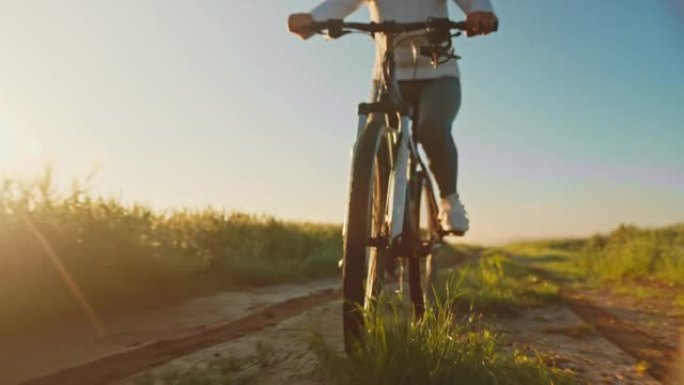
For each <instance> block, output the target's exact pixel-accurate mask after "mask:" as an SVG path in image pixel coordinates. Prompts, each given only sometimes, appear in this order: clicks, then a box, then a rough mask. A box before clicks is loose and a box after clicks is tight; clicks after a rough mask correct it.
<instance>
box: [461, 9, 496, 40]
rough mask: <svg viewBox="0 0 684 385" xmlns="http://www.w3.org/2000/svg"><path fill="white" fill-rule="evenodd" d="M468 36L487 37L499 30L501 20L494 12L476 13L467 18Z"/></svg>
mask: <svg viewBox="0 0 684 385" xmlns="http://www.w3.org/2000/svg"><path fill="white" fill-rule="evenodd" d="M466 25H467V26H468V31H467V32H466V33H467V35H468V36H477V35H486V34H488V33H492V32H494V31H496V30H497V29H498V28H499V19H498V18H497V17H496V15H495V14H493V13H492V12H483V11H475V12H471V13H469V14H468V17H467V18H466Z"/></svg>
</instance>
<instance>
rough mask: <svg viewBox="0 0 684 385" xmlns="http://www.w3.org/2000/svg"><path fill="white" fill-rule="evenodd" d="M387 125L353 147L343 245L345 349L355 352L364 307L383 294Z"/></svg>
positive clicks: (375, 127)
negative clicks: (379, 293)
mask: <svg viewBox="0 0 684 385" xmlns="http://www.w3.org/2000/svg"><path fill="white" fill-rule="evenodd" d="M385 132H386V130H385V127H384V126H383V125H381V124H376V123H370V124H368V125H367V126H366V129H365V130H364V132H363V133H362V134H361V136H360V137H359V138H358V140H357V142H356V146H355V148H354V156H353V159H352V170H351V180H350V187H349V198H348V199H349V200H348V203H347V217H346V221H345V229H344V245H343V253H344V254H343V266H342V275H343V288H342V291H343V297H344V298H343V299H344V303H343V328H344V345H345V350H346V351H347V353H351V352H352V350H353V346H354V344H357V343H359V342H360V340H361V336H362V331H363V309H364V308H368V307H369V306H370V303H371V301H372V299H373V298H374V297H376V295H377V294H378V292H379V286H380V283H379V282H378V281H379V278H381V277H382V275H384V271H385V268H384V266H385V262H386V261H385V259H386V258H387V255H386V254H387V252H386V251H385V250H386V248H385V247H383V245H382V240H383V239H384V235H385V234H386V226H387V225H386V201H387V185H388V181H389V161H388V147H387V142H386V138H387V135H386V134H385Z"/></svg>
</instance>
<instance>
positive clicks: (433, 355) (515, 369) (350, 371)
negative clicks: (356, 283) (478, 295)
mask: <svg viewBox="0 0 684 385" xmlns="http://www.w3.org/2000/svg"><path fill="white" fill-rule="evenodd" d="M449 282H450V283H448V284H447V290H446V293H447V295H446V297H443V299H442V300H440V301H438V304H437V306H436V309H435V310H429V311H428V312H427V313H426V314H425V316H424V317H423V318H422V319H420V320H413V321H412V322H409V321H407V319H410V318H407V316H406V314H405V312H404V310H405V308H403V307H402V305H401V304H398V303H396V302H392V301H390V302H389V303H390V305H389V309H388V308H386V307H382V308H381V309H380V308H378V307H376V308H374V309H373V308H371V309H370V310H366V311H365V323H366V330H367V331H366V334H365V335H364V343H363V344H359V345H358V346H357V348H356V349H355V350H354V353H353V354H351V355H345V354H343V353H341V352H339V351H338V350H336V349H335V348H334V347H332V346H330V345H328V344H327V343H326V342H325V341H324V340H323V339H322V338H320V337H315V338H314V340H313V342H312V344H311V347H312V350H313V351H314V352H315V353H316V355H317V356H318V358H319V360H320V362H321V365H322V368H323V370H324V371H325V372H328V373H331V374H334V375H333V376H332V378H331V382H332V383H335V384H337V385H352V384H353V385H366V384H368V385H371V384H373V385H383V384H387V385H390V384H392V385H409V384H411V385H412V384H425V385H432V384H434V385H442V384H445V385H446V384H454V385H456V384H467V385H480V384H482V385H484V384H488V385H489V384H500V385H523V384H524V385H536V384H539V385H541V384H548V385H551V384H554V385H559V384H575V383H576V380H575V378H574V376H573V375H572V374H571V373H568V372H564V371H562V370H559V369H556V368H553V367H549V366H547V365H546V364H545V363H544V362H547V361H548V360H545V359H544V357H542V356H541V355H539V354H538V353H535V352H522V351H515V350H511V349H507V348H505V347H504V346H503V344H502V343H501V342H500V341H499V338H498V337H497V336H496V335H495V334H494V333H492V332H491V331H490V330H488V329H487V328H486V327H485V326H483V325H482V324H480V323H479V322H478V321H477V319H478V318H477V317H476V316H474V315H472V314H469V315H467V316H466V317H464V318H457V317H456V316H455V315H454V313H453V312H452V309H453V308H454V307H455V306H456V301H457V300H458V298H459V297H460V296H461V295H462V293H461V292H460V291H459V290H460V289H458V287H459V286H458V284H456V285H454V282H457V281H455V280H451V281H449Z"/></svg>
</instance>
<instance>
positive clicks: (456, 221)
mask: <svg viewBox="0 0 684 385" xmlns="http://www.w3.org/2000/svg"><path fill="white" fill-rule="evenodd" d="M467 215H468V214H467V213H466V211H465V207H463V203H461V200H460V199H458V194H457V193H453V194H451V195H449V196H447V197H446V198H442V201H441V207H440V210H439V222H440V223H441V225H442V230H444V231H446V232H448V233H452V234H455V235H463V234H465V232H466V231H468V228H469V227H468V216H467Z"/></svg>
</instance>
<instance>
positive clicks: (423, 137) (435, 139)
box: [373, 76, 461, 198]
mask: <svg viewBox="0 0 684 385" xmlns="http://www.w3.org/2000/svg"><path fill="white" fill-rule="evenodd" d="M399 89H400V91H401V95H402V97H403V98H404V101H405V102H406V103H409V104H410V105H411V106H412V107H413V113H414V116H413V119H414V122H417V123H416V125H415V126H414V130H415V134H416V135H417V138H418V142H420V143H421V144H422V145H423V149H425V154H426V155H427V158H428V161H429V163H430V170H431V171H432V173H433V174H434V175H435V180H436V181H437V185H438V186H439V192H440V196H441V197H442V198H444V197H446V196H447V195H450V194H452V193H455V192H457V190H456V179H457V177H458V151H457V150H456V144H455V143H454V139H453V138H452V137H451V125H452V124H453V122H454V119H456V114H457V113H458V109H459V107H460V106H461V82H460V80H459V79H458V78H456V77H450V76H449V77H441V78H437V79H425V80H406V81H400V82H399ZM373 95H374V96H375V95H377V90H376V87H374V90H373Z"/></svg>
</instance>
